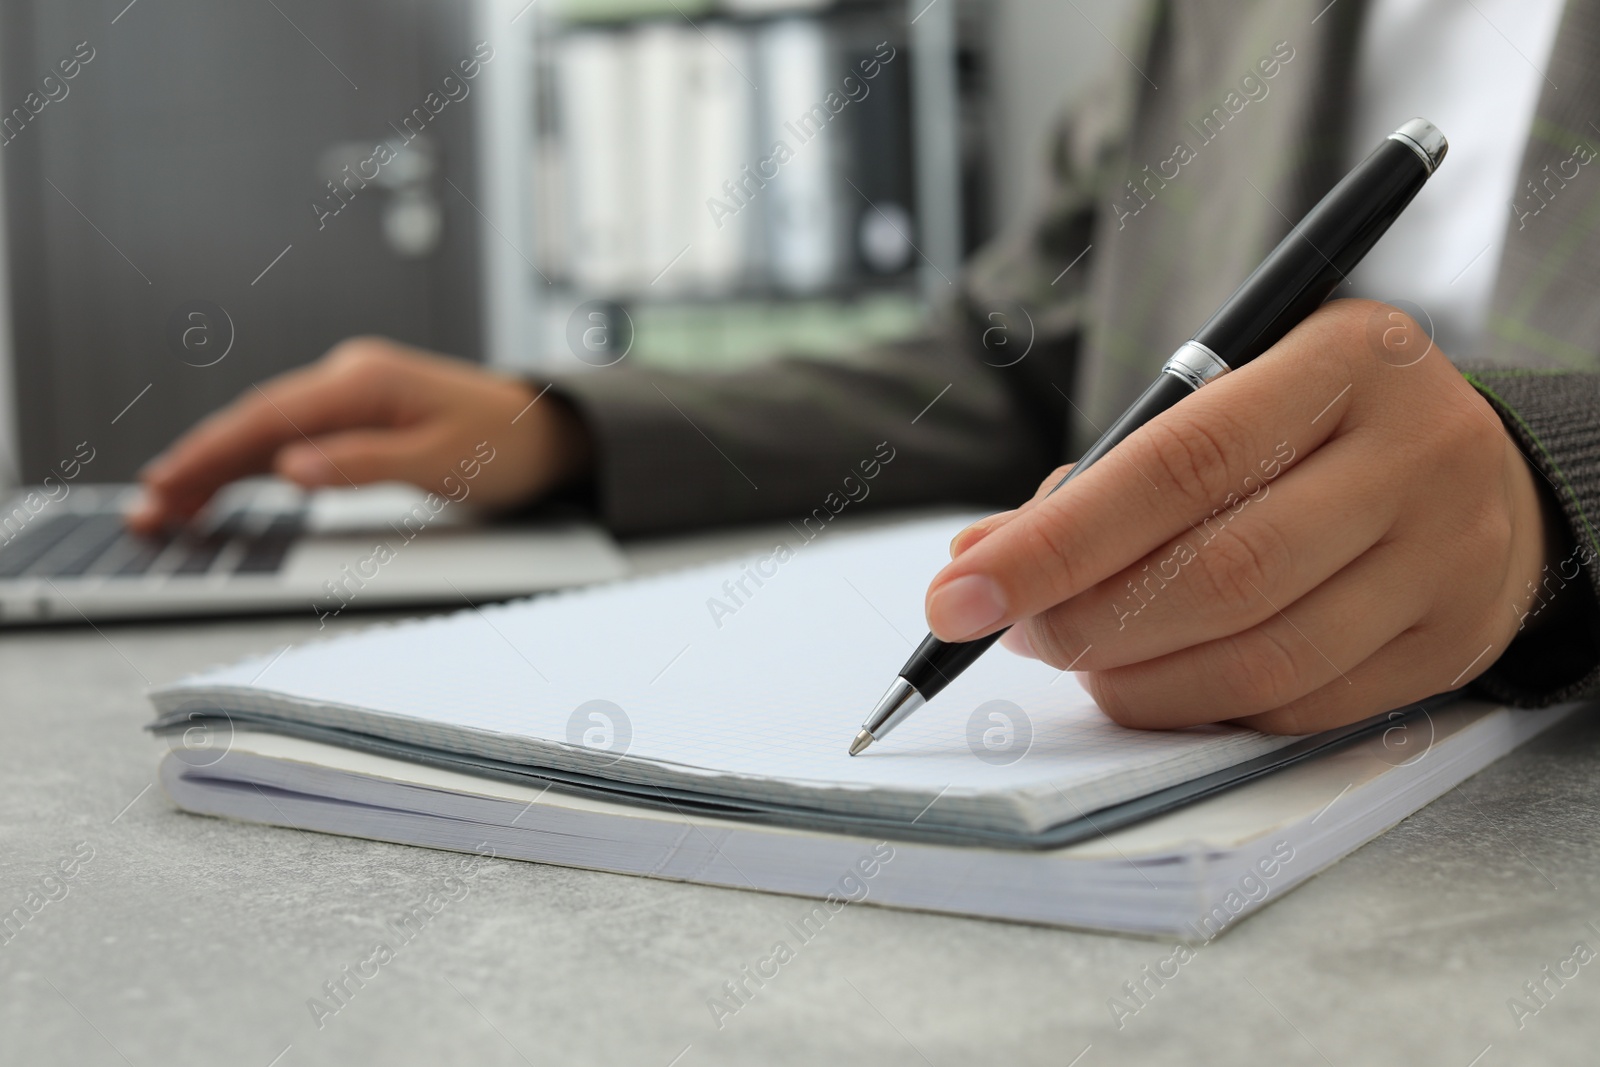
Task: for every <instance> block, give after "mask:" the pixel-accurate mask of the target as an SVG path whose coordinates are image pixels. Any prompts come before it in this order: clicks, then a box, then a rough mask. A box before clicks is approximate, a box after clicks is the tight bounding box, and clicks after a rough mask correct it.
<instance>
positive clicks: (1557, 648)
mask: <svg viewBox="0 0 1600 1067" xmlns="http://www.w3.org/2000/svg"><path fill="white" fill-rule="evenodd" d="M1462 373H1463V375H1464V377H1465V378H1466V379H1467V381H1468V382H1469V383H1471V385H1472V386H1473V387H1474V388H1475V389H1477V390H1478V392H1479V393H1481V394H1482V395H1483V397H1484V399H1486V400H1488V401H1489V403H1490V404H1491V405H1492V406H1493V407H1494V409H1495V411H1496V412H1498V413H1499V415H1500V418H1501V421H1502V422H1504V423H1505V426H1506V429H1507V431H1508V432H1509V433H1510V434H1511V436H1512V438H1513V440H1515V441H1516V442H1517V444H1518V445H1519V446H1520V448H1521V449H1522V454H1523V456H1524V457H1526V458H1527V460H1528V463H1529V464H1530V465H1531V466H1532V467H1533V469H1534V470H1535V471H1536V472H1537V473H1538V474H1539V475H1540V476H1541V477H1540V478H1539V482H1540V487H1541V490H1542V491H1543V492H1544V493H1545V494H1546V497H1547V503H1549V504H1550V505H1551V507H1550V508H1549V509H1548V513H1550V514H1553V515H1555V516H1559V518H1560V519H1561V520H1562V521H1564V523H1565V526H1566V534H1567V536H1566V538H1564V540H1565V542H1566V544H1567V545H1569V546H1571V547H1570V549H1569V550H1568V551H1567V552H1566V553H1564V554H1563V555H1562V558H1561V559H1559V560H1557V561H1553V562H1551V563H1550V564H1549V565H1548V566H1547V567H1546V568H1545V571H1544V574H1543V577H1542V579H1541V582H1540V589H1539V590H1538V591H1537V593H1536V596H1535V597H1534V599H1533V602H1532V604H1531V605H1530V609H1529V618H1528V619H1527V620H1525V623H1524V630H1523V632H1522V633H1520V634H1519V635H1518V636H1517V638H1516V639H1515V640H1514V641H1512V643H1511V645H1510V647H1509V648H1507V649H1506V651H1505V653H1504V654H1503V655H1502V656H1501V657H1500V659H1499V660H1498V661H1497V662H1496V663H1495V665H1494V666H1493V667H1491V668H1490V669H1489V670H1488V671H1487V672H1485V673H1484V674H1483V676H1482V677H1480V678H1479V679H1478V680H1477V681H1476V682H1475V683H1474V684H1473V688H1474V689H1476V690H1477V691H1479V692H1481V693H1482V694H1484V695H1485V696H1488V697H1490V698H1492V699H1494V700H1498V701H1502V702H1505V703H1510V704H1517V705H1521V706H1525V707H1539V706H1543V705H1546V704H1555V703H1560V702H1563V701H1569V700H1578V699H1584V698H1589V697H1594V696H1596V695H1600V566H1597V563H1600V541H1597V540H1596V536H1595V529H1594V525H1593V523H1592V521H1591V516H1592V515H1594V514H1596V511H1597V506H1600V375H1596V374H1591V373H1584V372H1577V371H1541V370H1527V369H1511V368H1493V369H1489V368H1477V369H1471V370H1465V371H1463V372H1462ZM1540 616H1543V618H1540Z"/></svg>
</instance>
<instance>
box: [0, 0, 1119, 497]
mask: <svg viewBox="0 0 1600 1067" xmlns="http://www.w3.org/2000/svg"><path fill="white" fill-rule="evenodd" d="M1125 6H1126V5H1119V4H1116V3H1114V2H1112V0H1076V2H1075V3H1066V4H1063V3H1060V2H1059V0H932V2H931V3H930V2H929V0H909V2H900V0H812V2H801V0H721V2H712V0H534V2H531V3H530V2H528V0H235V2H230V3H226V4H219V3H215V2H206V0H134V2H133V3H132V4H129V3H128V2H127V0H0V181H3V186H0V189H3V196H4V202H5V211H4V213H3V226H4V236H5V246H6V249H7V255H6V257H5V262H4V265H3V268H0V269H3V270H4V276H3V277H0V326H3V327H4V329H0V359H3V360H4V362H5V363H6V364H8V366H9V370H8V372H7V373H5V374H0V479H3V480H5V481H15V480H17V479H19V478H20V479H21V480H23V481H34V480H38V479H39V478H41V477H43V476H44V475H45V474H46V473H48V472H49V471H51V470H52V469H53V468H54V467H55V466H56V465H57V463H58V461H59V460H60V459H62V458H64V457H69V456H71V455H72V454H73V452H74V448H75V447H76V446H77V444H78V442H81V441H85V440H87V441H89V442H91V443H92V444H93V446H94V447H95V449H96V459H95V460H94V462H93V464H92V466H91V468H90V473H89V477H90V478H92V480H95V481H116V480H126V479H127V478H129V477H131V476H132V475H133V473H134V472H135V471H136V470H137V468H138V466H139V465H140V464H141V463H143V462H144V461H145V460H146V459H148V458H149V457H150V456H152V455H154V454H155V453H156V452H157V451H158V450H159V449H160V448H161V447H163V446H164V445H165V444H166V443H167V442H168V441H169V440H171V438H172V437H173V436H174V435H175V434H177V433H178V432H179V431H181V430H182V429H183V428H184V427H186V426H187V425H189V424H190V423H192V422H193V421H194V420H195V419H197V418H199V417H200V416H201V415H203V414H204V413H205V412H207V411H209V410H211V409H212V408H214V407H216V406H218V405H219V404H222V403H225V402H226V401H228V400H230V399H231V398H232V397H234V396H235V395H237V394H238V393H239V391H240V390H242V389H244V388H246V387H247V386H248V385H249V383H251V382H253V381H256V380H259V379H261V378H264V377H267V376H270V375H272V374H275V373H278V372H281V371H283V370H285V369H288V368H290V367H293V366H296V365H299V364H303V363H305V362H308V361H310V360H312V359H315V358H316V357H317V356H318V355H320V354H321V353H322V352H323V351H324V350H326V349H327V348H328V347H329V346H331V345H332V344H334V343H335V342H336V341H338V340H339V339H341V338H343V337H346V336H350V335H353V334H359V333H381V334H386V335H388V336H391V337H394V338H397V339H399V340H401V341H405V342H408V343H411V344H415V345H418V346H421V347H425V348H431V349H437V350H440V351H444V352H448V353H451V354H454V355H458V356H461V357H463V358H467V359H473V360H480V361H485V362H490V363H493V364H497V365H502V366H506V367H516V368H524V369H529V370H534V371H537V369H538V368H540V367H559V368H562V369H574V368H581V367H582V366H584V365H585V364H587V365H590V366H603V365H605V364H608V363H610V362H612V361H614V360H617V359H620V358H622V357H623V355H624V353H625V354H626V358H627V359H629V360H632V361H637V362H641V363H654V364H657V365H672V366H683V367H691V366H699V367H710V368H716V367H731V366H738V365H743V364H747V363H749V362H751V361H754V360H760V359H763V358H768V357H770V356H771V355H773V354H775V353H777V352H793V351H803V352H810V353H814V354H816V355H819V356H824V357H829V358H848V353H849V352H850V350H851V349H853V348H854V347H856V346H859V345H860V344H861V343H863V342H865V341H869V340H872V339H876V338H883V337H890V336H896V335H903V334H906V333H909V332H912V331H914V330H915V329H916V328H917V326H918V323H919V321H920V319H921V317H922V315H923V314H924V312H925V310H926V308H927V307H928V306H929V304H930V302H932V301H935V300H937V299H938V298H939V296H940V295H941V291H948V288H949V279H950V278H953V277H954V276H955V274H956V272H957V270H958V269H959V263H960V262H961V260H962V258H963V257H964V256H965V255H967V254H968V253H970V252H971V251H972V250H973V249H974V248H975V247H977V246H978V245H979V244H981V243H982V242H983V241H985V240H986V239H988V238H989V237H990V236H992V235H993V234H994V233H996V232H997V231H999V230H1000V229H1002V228H1004V227H1006V226H1010V225H1017V224H1018V223H1019V222H1020V221H1021V220H1022V219H1023V218H1025V217H1026V215H1027V213H1028V212H1029V211H1030V210H1031V208H1032V206H1033V205H1034V203H1035V202H1036V200H1037V197H1038V194H1039V190H1040V185H1041V181H1042V178H1043V167H1044V162H1043V150H1044V145H1045V138H1046V134H1047V131H1048V129H1049V125H1050V122H1051V120H1052V118H1053V117H1054V116H1055V115H1056V114H1057V112H1058V111H1059V109H1060V107H1061V106H1062V105H1063V104H1064V103H1065V102H1066V101H1067V100H1068V99H1069V98H1070V97H1071V95H1072V94H1073V93H1074V92H1079V91H1082V90H1083V89H1084V87H1085V86H1086V84H1087V83H1088V81H1089V79H1090V78H1091V77H1092V76H1093V75H1095V74H1096V73H1098V72H1099V70H1100V69H1101V68H1102V66H1103V65H1104V64H1105V63H1108V62H1115V61H1118V59H1117V56H1116V52H1115V51H1114V49H1113V48H1112V46H1111V44H1110V40H1111V39H1115V38H1116V37H1117V35H1118V34H1119V33H1120V32H1121V30H1122V20H1123V18H1124V17H1125V16H1124V14H1123V12H1122V9H1123V8H1124V7H1125ZM779 140H781V141H783V142H785V144H786V145H787V147H788V149H789V153H788V154H787V155H786V156H782V157H780V158H774V154H773V151H772V149H773V145H774V143H775V142H776V141H779ZM747 166H748V168H749V170H748V171H747V170H746V168H747ZM752 175H754V176H753V177H752ZM757 178H759V179H760V180H756V179H757Z"/></svg>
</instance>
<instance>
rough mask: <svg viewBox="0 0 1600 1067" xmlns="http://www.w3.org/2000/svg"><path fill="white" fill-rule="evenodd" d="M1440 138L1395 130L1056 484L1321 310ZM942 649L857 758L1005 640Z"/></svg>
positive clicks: (928, 644)
mask: <svg viewBox="0 0 1600 1067" xmlns="http://www.w3.org/2000/svg"><path fill="white" fill-rule="evenodd" d="M1448 147H1449V146H1448V145H1447V144H1446V142H1445V139H1444V134H1442V133H1440V132H1439V130H1438V128H1437V127H1435V126H1434V125H1433V123H1431V122H1429V121H1427V120H1426V119H1412V120H1411V121H1409V122H1407V123H1405V124H1404V125H1402V126H1401V127H1400V128H1399V129H1398V130H1396V131H1395V132H1394V133H1391V134H1390V135H1389V136H1388V137H1387V138H1385V139H1384V141H1383V142H1382V143H1381V144H1379V145H1378V147H1377V148H1376V149H1375V150H1373V152H1372V154H1371V155H1369V156H1367V158H1366V159H1364V160H1362V161H1361V162H1360V163H1358V164H1357V165H1356V167H1355V169H1354V170H1352V171H1351V172H1350V173H1349V174H1347V175H1345V176H1344V178H1343V180H1341V181H1340V182H1339V184H1338V185H1335V186H1334V187H1333V188H1332V189H1330V190H1329V191H1328V193H1327V195H1326V196H1324V197H1323V198H1322V199H1321V200H1319V201H1318V202H1317V204H1316V206H1315V207H1313V208H1312V209H1311V210H1310V211H1309V212H1308V213H1307V214H1306V217H1305V218H1303V219H1301V220H1300V224H1299V225H1298V226H1296V227H1295V228H1294V229H1293V230H1291V231H1290V232H1289V235H1288V236H1287V237H1285V238H1284V239H1283V240H1282V241H1280V242H1279V243H1278V246H1277V247H1276V248H1274V249H1273V250H1272V251H1271V252H1270V253H1268V255H1267V258H1266V259H1264V260H1262V261H1261V265H1260V266H1258V267H1257V268H1256V269H1255V270H1254V271H1253V272H1252V273H1251V274H1250V277H1248V278H1246V279H1245V280H1244V284H1242V285H1240V286H1239V288H1238V289H1236V290H1234V293H1233V295H1232V296H1230V297H1228V299H1227V300H1225V301H1224V302H1223V304H1222V307H1220V308H1218V309H1217V311H1216V313H1215V314H1214V315H1212V316H1211V318H1210V319H1208V320H1206V324H1205V325H1204V326H1202V327H1200V329H1199V330H1198V331H1197V332H1196V333H1195V335H1194V337H1193V338H1192V339H1191V340H1189V341H1186V342H1184V344H1182V345H1181V346H1179V348H1178V350H1177V351H1176V352H1175V353H1173V355H1172V357H1171V358H1170V359H1168V360H1167V362H1166V365H1165V366H1163V367H1162V368H1161V373H1160V374H1158V375H1157V376H1156V380H1155V382H1153V383H1152V384H1151V385H1150V387H1149V388H1148V389H1146V390H1145V391H1144V393H1143V394H1142V395H1141V396H1140V397H1139V399H1138V400H1135V401H1134V402H1133V406H1132V407H1130V408H1128V410H1127V411H1125V412H1123V414H1122V417H1121V418H1119V419H1118V420H1117V421H1116V422H1115V423H1113V424H1112V426H1111V429H1109V430H1107V431H1106V432H1105V433H1104V434H1103V435H1102V436H1101V437H1100V440H1098V441H1096V442H1095V443H1094V445H1093V446H1092V447H1090V449H1089V451H1087V452H1085V453H1084V454H1083V457H1082V458H1081V459H1079V460H1078V462H1077V463H1076V464H1075V465H1074V466H1073V468H1072V470H1071V471H1070V472H1069V473H1068V474H1067V475H1066V477H1064V478H1062V479H1061V481H1059V482H1057V483H1056V486H1055V488H1054V489H1051V490H1050V491H1051V492H1052V493H1053V492H1055V491H1056V489H1060V488H1061V487H1062V486H1063V485H1066V484H1067V483H1068V482H1070V481H1071V480H1072V479H1073V478H1075V477H1077V476H1078V475H1079V474H1082V473H1083V472H1084V471H1086V470H1088V469H1089V467H1090V466H1091V465H1092V464H1093V463H1094V462H1095V461H1096V460H1099V459H1101V458H1102V457H1104V456H1105V454H1106V453H1107V452H1110V451H1111V450H1112V449H1113V448H1115V447H1116V446H1117V445H1118V444H1120V443H1122V441H1123V440H1124V439H1125V438H1127V437H1128V436H1129V435H1130V434H1132V433H1133V432H1134V431H1135V430H1137V429H1138V428H1139V427H1141V426H1143V425H1144V424H1145V423H1147V422H1149V421H1150V420H1152V419H1154V418H1155V417H1156V416H1157V415H1160V414H1161V413H1162V412H1163V411H1166V410H1167V409H1168V408H1170V407H1172V406H1173V405H1174V404H1176V403H1177V402H1178V401H1180V400H1182V399H1183V398H1184V397H1186V396H1188V395H1189V394H1190V393H1193V392H1194V391H1195V390H1197V389H1199V388H1201V387H1202V386H1204V385H1206V384H1207V383H1209V382H1212V381H1214V380H1216V379H1217V378H1219V377H1221V376H1222V375H1224V374H1226V373H1228V371H1230V370H1238V369H1239V368H1240V367H1242V366H1244V365H1245V364H1246V363H1248V362H1250V361H1251V360H1252V359H1255V358H1256V357H1257V356H1259V355H1260V354H1261V353H1263V352H1265V351H1266V350H1267V349H1269V348H1271V347H1272V346H1273V345H1274V344H1276V343H1277V342H1278V341H1279V340H1281V339H1282V338H1283V335H1284V334H1286V333H1288V332H1289V331H1290V330H1291V329H1293V328H1294V327H1295V326H1296V325H1297V324H1299V323H1300V322H1301V321H1302V320H1303V319H1305V318H1306V317H1307V316H1308V315H1310V314H1311V313H1312V312H1313V311H1315V310H1316V309H1317V308H1318V307H1319V306H1321V304H1322V302H1323V301H1325V300H1326V299H1327V298H1328V296H1329V295H1330V294H1331V293H1332V292H1333V289H1334V287H1335V286H1337V285H1338V284H1339V283H1340V282H1341V281H1343V280H1344V277H1345V275H1347V274H1349V273H1350V271H1351V270H1352V269H1354V267H1355V265H1356V264H1357V263H1360V262H1361V258H1362V257H1363V256H1365V255H1366V254H1367V252H1368V251H1370V250H1371V248H1372V246H1373V245H1374V244H1376V243H1377V241H1378V238H1380V237H1382V236H1383V234H1384V231H1385V230H1387V229H1388V228H1389V225H1390V224H1391V223H1393V222H1394V220H1395V219H1397V218H1398V217H1399V216H1400V213H1401V212H1402V211H1404V210H1405V208H1406V205H1407V204H1409V203H1410V202H1411V198H1412V197H1414V196H1416V195H1417V192H1418V191H1419V190H1420V189H1421V188H1422V186H1423V184H1424V183H1425V182H1427V180H1428V178H1429V177H1430V176H1432V174H1433V172H1434V170H1436V169H1437V168H1438V166H1439V163H1440V161H1442V160H1443V159H1444V155H1445V151H1446V149H1447V148H1448ZM1004 632H1005V631H1004V630H1001V631H998V632H996V633H992V634H990V635H989V636H987V637H981V638H979V639H978V640H976V641H957V642H945V641H941V640H939V639H938V638H936V637H934V636H933V635H932V634H930V635H928V636H927V637H926V638H924V639H923V641H922V644H920V645H918V646H917V650H916V652H914V653H912V655H911V658H910V659H909V660H907V661H906V665H905V666H904V667H902V668H901V669H900V676H899V677H898V678H896V679H895V682H894V684H893V685H892V686H890V687H889V691H888V692H887V693H885V694H884V696H883V699H882V700H880V701H878V705H877V707H875V708H873V709H872V713H871V714H870V715H868V716H867V719H866V721H865V722H863V723H862V724H861V732H860V733H858V734H856V736H855V740H854V741H852V742H851V743H850V755H852V756H854V755H858V754H859V753H861V752H862V751H864V750H865V749H866V747H867V746H868V745H870V744H872V742H874V741H876V740H879V739H880V738H882V737H883V736H884V735H885V734H887V733H888V732H889V731H890V730H893V729H894V728H895V727H896V726H898V725H899V724H900V723H902V722H904V721H905V719H906V718H907V717H908V716H909V715H910V714H911V713H912V712H914V711H916V710H917V709H918V708H920V707H921V706H922V705H923V704H925V703H927V702H928V701H929V700H932V699H933V697H934V696H935V695H936V694H937V693H938V692H939V691H940V690H942V689H944V687H945V686H947V685H949V684H950V681H951V680H952V679H954V678H955V677H956V676H957V675H959V674H960V673H961V672H962V671H964V670H966V669H967V668H968V667H970V666H971V665H972V664H973V663H974V662H975V661H976V660H977V658H978V657H979V656H981V655H983V653H984V652H985V651H987V650H988V648H989V646H990V645H993V644H994V643H995V642H996V641H998V640H999V639H1000V635H1001V634H1002V633H1004Z"/></svg>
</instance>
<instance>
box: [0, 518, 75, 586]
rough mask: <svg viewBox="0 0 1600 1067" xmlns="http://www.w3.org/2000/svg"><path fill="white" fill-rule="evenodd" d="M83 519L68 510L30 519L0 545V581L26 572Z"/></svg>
mask: <svg viewBox="0 0 1600 1067" xmlns="http://www.w3.org/2000/svg"><path fill="white" fill-rule="evenodd" d="M83 520H84V516H83V515H80V514H77V513H75V512H71V511H58V512H56V513H55V514H53V515H43V516H41V517H39V518H37V519H34V520H33V521H32V522H30V523H29V524H28V525H27V526H25V527H23V529H22V530H21V531H20V532H18V533H17V534H15V535H14V536H13V537H12V538H11V540H9V541H7V542H5V543H4V544H0V578H15V577H16V576H17V575H19V574H21V573H22V572H23V571H25V570H27V569H28V568H29V567H30V566H32V564H33V562H34V561H35V560H37V559H38V558H39V557H40V556H43V555H44V554H45V553H46V552H48V551H50V550H51V549H52V548H54V547H55V546H56V545H58V544H60V543H61V539H62V538H64V537H66V536H67V535H68V534H70V533H72V531H73V530H75V529H77V528H78V526H79V525H81V524H82V523H83Z"/></svg>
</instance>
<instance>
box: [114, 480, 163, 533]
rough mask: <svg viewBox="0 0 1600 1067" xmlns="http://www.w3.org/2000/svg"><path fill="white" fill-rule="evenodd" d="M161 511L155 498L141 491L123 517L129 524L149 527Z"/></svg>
mask: <svg viewBox="0 0 1600 1067" xmlns="http://www.w3.org/2000/svg"><path fill="white" fill-rule="evenodd" d="M159 510H160V509H159V508H158V507H157V506H156V501H155V498H154V497H152V496H151V495H150V494H149V493H147V492H145V491H144V490H142V489H141V490H140V491H139V495H138V496H136V497H134V499H133V502H132V503H130V504H129V505H128V507H127V509H126V510H125V511H124V512H123V513H122V515H123V518H124V519H126V520H127V521H128V522H131V523H136V524H138V525H140V526H147V525H149V524H150V522H152V521H153V520H154V519H155V517H156V515H157V514H158V512H159Z"/></svg>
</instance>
